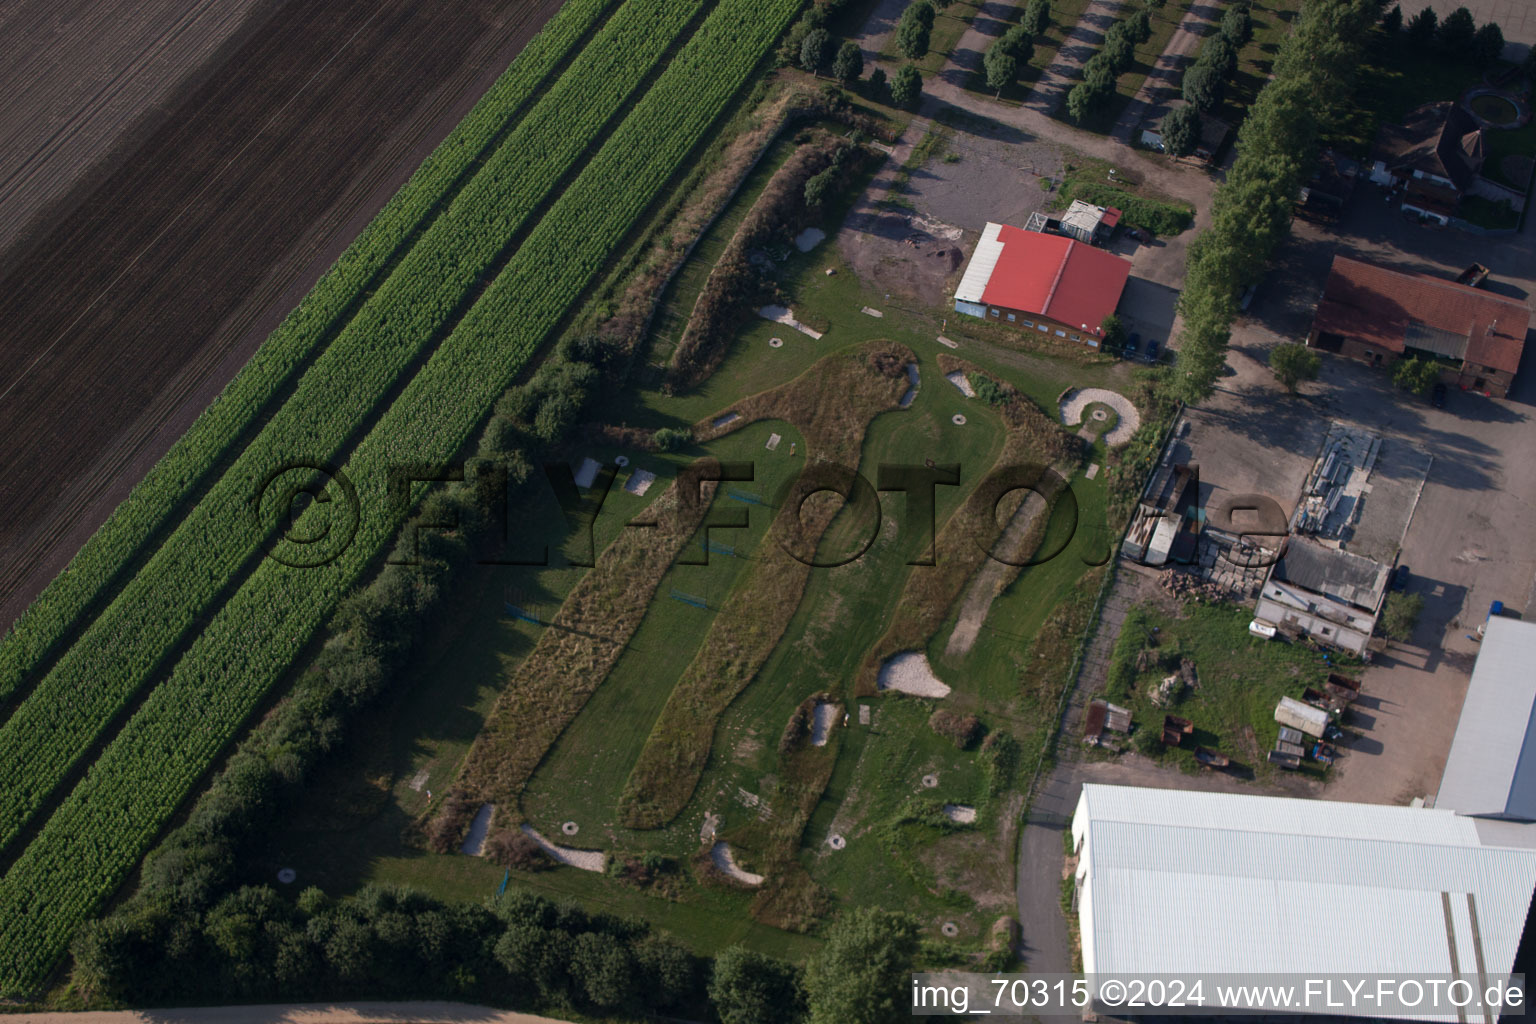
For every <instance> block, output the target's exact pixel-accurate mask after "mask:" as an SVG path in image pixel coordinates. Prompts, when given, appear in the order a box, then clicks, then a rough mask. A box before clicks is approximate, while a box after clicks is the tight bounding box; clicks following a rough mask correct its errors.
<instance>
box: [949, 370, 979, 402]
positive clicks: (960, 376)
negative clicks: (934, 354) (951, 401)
mask: <svg viewBox="0 0 1536 1024" xmlns="http://www.w3.org/2000/svg"><path fill="white" fill-rule="evenodd" d="M944 379H945V380H947V381H949V382H950V383H951V384H953V385H954V386H955V387H957V388H959V389H960V393H961V394H962V395H964V396H965V397H966V398H975V397H976V389H975V388H973V387H971V378H970V377H968V376H967V375H966V373H965V371H964V370H956V371H955V372H954V373H946V374H945V375H944Z"/></svg>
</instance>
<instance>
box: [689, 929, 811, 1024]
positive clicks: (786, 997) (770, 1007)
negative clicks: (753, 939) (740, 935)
mask: <svg viewBox="0 0 1536 1024" xmlns="http://www.w3.org/2000/svg"><path fill="white" fill-rule="evenodd" d="M709 1001H710V1002H711V1003H713V1004H714V1006H715V1012H716V1013H718V1014H719V1015H720V1020H721V1021H722V1024H780V1022H784V1024H794V1022H796V1021H799V1020H801V1019H803V1018H804V1016H805V994H804V993H803V992H802V991H801V990H800V972H799V971H798V970H797V969H796V968H795V965H794V964H790V963H785V962H784V961H783V960H776V959H774V958H773V957H771V956H764V955H763V954H762V953H754V952H753V951H751V950H749V949H743V948H742V947H741V946H732V947H731V948H730V949H726V950H723V951H722V952H721V953H720V954H719V955H718V956H716V957H715V969H714V974H713V975H712V976H711V977H710V980H709Z"/></svg>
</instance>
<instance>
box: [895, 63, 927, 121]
mask: <svg viewBox="0 0 1536 1024" xmlns="http://www.w3.org/2000/svg"><path fill="white" fill-rule="evenodd" d="M922 95H923V76H922V75H920V74H918V71H917V68H915V67H913V66H912V65H911V64H903V65H902V66H901V68H900V70H898V71H897V72H896V77H895V78H893V79H891V102H892V103H894V104H896V106H898V107H904V108H906V109H908V110H910V109H912V108H913V107H915V106H917V101H918V100H919V99H921V98H922Z"/></svg>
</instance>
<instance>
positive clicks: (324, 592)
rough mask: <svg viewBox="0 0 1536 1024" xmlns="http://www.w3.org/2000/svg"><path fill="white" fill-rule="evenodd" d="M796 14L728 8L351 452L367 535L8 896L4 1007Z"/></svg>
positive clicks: (60, 815)
mask: <svg viewBox="0 0 1536 1024" xmlns="http://www.w3.org/2000/svg"><path fill="white" fill-rule="evenodd" d="M799 7H800V0H721V3H720V4H719V6H718V7H717V9H716V10H715V11H714V13H713V14H712V15H711V16H710V18H709V19H708V20H706V21H705V23H704V24H703V26H701V28H700V29H699V31H698V32H697V33H696V34H695V35H694V37H693V39H691V40H690V41H689V43H688V45H687V46H685V47H684V48H683V50H682V51H681V52H680V53H679V54H678V56H677V58H676V59H675V60H673V61H672V62H671V63H670V64H669V66H668V67H667V70H666V71H665V73H664V74H663V75H662V76H661V77H660V79H658V81H657V83H656V85H655V87H654V88H652V89H651V90H650V92H649V93H647V94H646V96H645V98H644V99H643V100H641V101H640V103H639V104H638V105H637V106H636V107H635V109H634V111H633V112H632V113H631V114H630V116H629V117H628V118H627V119H626V120H625V121H624V122H623V124H622V125H621V126H620V127H619V128H618V130H617V131H616V132H615V133H614V134H613V136H612V137H611V138H610V139H609V140H608V142H607V144H606V145H605V146H604V147H603V149H602V150H601V151H600V152H599V153H598V155H597V156H596V157H595V158H594V159H593V161H592V162H591V163H590V164H589V165H588V166H587V167H586V168H585V169H584V170H583V172H582V173H581V175H580V176H579V177H578V178H577V180H576V181H575V182H574V183H573V184H572V185H571V187H570V188H569V189H568V190H567V192H566V194H565V195H564V196H563V197H561V199H560V200H559V201H558V202H557V203H556V204H555V205H554V206H553V208H552V209H551V210H550V212H549V213H548V215H546V216H545V217H544V218H543V220H542V221H540V223H539V225H538V226H537V227H536V228H535V229H534V230H533V231H532V232H531V233H530V234H529V235H528V237H527V239H526V240H525V242H524V243H523V245H522V246H521V248H520V249H519V250H518V252H517V254H516V255H515V256H514V257H513V259H512V260H511V262H510V263H509V264H508V266H507V267H506V269H505V270H504V271H503V272H502V273H501V274H500V275H499V276H498V277H497V278H496V280H495V281H494V282H493V283H492V285H491V287H490V288H489V289H488V290H487V292H486V293H485V295H484V296H483V297H482V298H481V300H480V302H479V303H478V304H476V306H475V307H474V308H473V309H472V310H471V311H470V313H469V314H468V315H467V316H466V317H465V318H464V320H463V321H462V322H461V323H460V324H459V326H458V328H457V329H456V330H455V331H454V332H453V334H452V335H450V336H449V338H448V339H446V340H445V341H444V343H443V344H442V346H441V347H440V348H439V350H438V351H437V352H436V353H435V354H434V355H433V357H432V359H431V360H430V361H429V362H428V364H427V366H426V367H425V368H424V369H423V370H422V372H421V373H419V374H418V375H417V376H416V377H415V379H413V380H412V381H411V383H410V384H409V385H408V386H407V387H406V388H405V390H404V391H403V392H402V394H401V395H400V397H399V399H398V400H397V401H396V402H395V403H394V404H393V405H392V406H391V407H390V409H389V410H388V411H387V412H386V413H385V414H384V416H383V417H382V418H381V419H380V421H379V423H378V424H377V425H376V426H375V427H374V429H373V431H372V432H371V433H370V434H369V435H368V437H367V438H365V439H364V440H363V442H362V443H361V444H359V445H358V447H357V450H356V452H355V454H354V456H353V459H352V461H351V462H350V463H349V464H348V466H347V469H346V472H347V474H348V475H349V476H350V477H351V478H352V479H353V480H354V481H355V482H356V484H357V487H358V491H359V497H360V509H361V510H362V516H361V523H360V525H359V528H358V532H357V534H356V536H355V538H354V540H353V543H352V544H351V546H350V547H348V548H347V550H346V551H345V553H344V554H343V555H342V556H341V557H340V558H339V559H337V560H336V561H335V562H332V563H331V564H330V565H327V566H325V567H323V568H319V569H296V568H291V567H289V566H285V565H283V564H281V563H279V562H275V561H267V562H264V563H263V564H262V565H261V566H260V568H259V569H258V570H257V571H255V572H254V573H252V575H251V576H250V578H249V579H248V580H247V581H246V583H245V585H244V586H243V587H241V588H240V590H239V591H237V592H236V593H235V595H234V596H233V597H232V598H231V599H230V600H229V602H228V603H227V604H226V605H225V607H224V608H223V609H222V610H221V611H220V612H219V613H218V614H217V615H216V616H214V617H213V619H212V620H211V621H210V622H209V623H208V626H207V628H206V629H205V630H204V631H203V633H202V634H201V635H200V636H199V637H198V639H197V640H196V641H195V642H194V643H193V644H192V645H191V647H190V648H189V650H188V652H187V654H186V656H185V657H184V658H183V659H182V660H181V662H180V663H178V665H177V666H176V668H175V670H174V671H173V672H172V673H171V675H170V677H169V678H168V679H167V680H166V681H165V682H164V683H163V684H162V685H161V686H159V687H157V688H156V689H155V691H154V692H153V693H152V694H151V695H150V696H149V698H148V700H147V701H146V702H145V704H144V706H143V707H142V708H140V709H139V711H138V712H137V713H136V714H135V715H134V716H133V718H132V719H131V720H130V721H129V722H128V724H127V725H126V726H125V727H124V728H123V730H122V732H121V733H120V734H119V735H118V736H117V737H116V738H115V739H114V740H113V741H112V743H111V744H110V745H109V746H108V747H107V748H106V750H105V751H104V752H103V754H102V756H101V757H100V758H99V759H98V760H97V762H96V763H95V764H94V765H93V766H92V767H91V770H90V771H89V772H88V773H87V775H86V777H85V778H84V779H83V780H82V781H81V783H80V784H79V785H78V786H77V787H76V789H75V790H74V792H72V793H71V794H70V796H69V798H68V799H67V800H66V801H65V802H64V803H63V804H62V805H61V806H60V807H59V809H58V811H57V812H56V813H55V814H54V815H53V817H52V818H50V819H49V821H48V822H47V824H46V825H45V826H44V827H43V829H42V831H41V832H40V833H39V834H38V836H37V838H36V839H35V840H34V841H33V842H32V843H31V844H30V845H29V846H28V847H27V848H26V850H24V851H23V852H22V854H21V856H20V857H19V858H18V859H17V861H16V863H15V864H14V865H13V866H12V868H11V870H10V871H9V872H8V873H7V874H6V876H5V878H4V879H3V880H0V993H16V992H22V991H25V990H27V989H28V988H29V987H30V986H33V985H35V984H37V983H38V981H39V980H40V979H41V978H42V977H43V976H44V974H45V973H46V971H47V970H48V969H49V968H50V967H51V966H52V964H53V963H54V962H56V960H57V959H58V957H59V956H60V955H61V954H62V952H63V950H64V948H65V946H66V944H67V943H68V941H69V937H70V935H71V934H72V933H73V931H74V929H75V928H76V927H77V926H78V925H79V924H80V922H81V921H82V920H83V919H84V918H85V917H86V915H88V914H90V913H91V912H92V911H93V910H94V909H95V907H97V906H98V905H99V904H100V903H101V901H102V900H103V899H105V898H106V897H107V896H108V895H109V894H111V893H112V892H113V891H115V890H116V888H117V887H118V886H119V885H120V884H121V883H122V880H123V879H124V877H126V875H127V873H128V872H129V871H130V870H131V869H132V867H133V864H134V863H135V862H136V861H137V860H138V858H139V857H140V856H142V854H143V851H144V850H145V848H146V847H147V846H148V845H149V843H150V842H151V841H152V840H153V838H154V836H155V834H156V833H157V832H158V831H159V829H160V828H161V826H162V825H163V824H164V822H165V821H166V820H167V819H168V818H169V817H170V816H171V815H172V814H173V813H174V812H175V809H176V807H177V806H178V805H179V804H180V803H181V802H182V800H184V799H185V797H186V795H187V793H188V791H189V790H190V789H191V787H192V786H193V785H194V784H195V783H196V781H197V780H198V778H200V777H201V776H202V774H203V773H204V772H205V771H206V769H207V766H208V764H209V762H210V761H211V760H212V759H213V758H214V757H215V756H216V755H217V754H218V752H219V750H220V749H221V748H222V747H223V746H224V745H225V744H226V743H228V741H229V740H230V739H231V738H232V737H233V735H234V734H235V733H236V732H237V731H238V730H239V728H240V726H241V725H242V723H243V722H244V721H245V719H246V718H247V716H248V715H249V714H250V712H251V710H252V709H253V708H254V707H255V706H256V704H257V703H258V702H259V701H260V700H261V698H262V697H263V696H264V695H265V693H266V692H267V690H268V689H269V688H270V687H271V686H272V685H273V683H275V682H276V681H277V679H279V678H280V677H281V676H282V674H283V672H284V671H285V670H286V668H287V666H288V665H289V664H290V662H291V661H292V659H293V658H294V657H295V656H296V655H297V653H298V652H299V650H300V649H301V648H302V647H303V646H304V644H305V643H306V642H307V641H308V638H309V637H310V635H312V633H313V632H314V630H315V629H317V628H318V627H319V626H320V625H321V623H322V622H323V621H324V619H325V617H326V616H327V615H328V614H329V612H330V610H331V608H332V607H334V604H335V602H336V600H337V599H338V598H339V597H340V595H341V594H342V593H343V592H344V591H345V589H346V588H347V587H349V586H350V585H352V584H353V583H355V582H356V580H357V579H358V578H359V577H360V576H361V574H362V573H363V571H364V570H365V569H366V568H367V566H368V565H369V564H370V562H372V561H373V560H374V559H375V558H376V557H377V556H378V554H379V552H380V551H381V550H382V549H383V546H384V545H385V544H386V543H387V542H388V541H389V539H390V537H391V536H392V535H393V533H394V531H395V530H396V529H397V528H398V526H399V523H400V521H401V517H402V514H401V513H399V512H398V511H397V510H395V509H394V507H393V506H392V505H391V503H389V502H388V501H387V500H386V491H387V486H388V483H387V476H388V473H387V470H388V468H389V466H391V465H394V464H398V463H400V462H403V461H409V462H422V461H428V462H430V461H433V460H443V459H447V458H450V457H452V456H453V454H454V453H455V452H457V451H458V450H459V449H460V448H461V447H462V446H463V444H464V443H465V441H466V440H467V439H468V438H469V437H470V436H471V435H472V433H473V431H474V429H475V427H476V426H477V425H478V424H479V423H480V421H481V420H482V419H483V417H484V414H485V412H486V410H487V409H488V408H489V407H490V405H491V403H492V402H493V401H494V400H495V398H496V396H497V395H498V394H500V393H501V391H502V390H503V389H504V388H505V387H506V386H507V385H508V384H510V382H511V381H512V380H513V379H514V378H515V376H516V374H517V373H518V371H519V370H520V369H521V367H522V366H523V365H524V364H525V363H526V362H527V360H528V359H529V358H530V357H531V356H532V355H533V353H534V352H535V351H536V349H537V348H538V346H539V344H540V343H541V342H542V341H543V340H544V338H545V337H546V336H547V335H548V333H549V332H550V331H551V330H552V329H553V328H554V327H555V326H556V325H557V324H558V323H559V321H560V319H561V318H562V317H563V316H564V314H565V312H566V310H567V309H568V308H569V307H570V305H571V304H572V303H573V302H575V301H576V300H577V299H578V298H579V297H580V295H581V293H582V292H583V290H584V289H586V288H587V287H588V286H589V285H590V283H591V282H592V280H593V279H594V277H595V276H596V273H597V271H598V270H599V268H601V267H602V265H603V263H604V261H605V259H606V258H607V256H608V254H609V253H610V252H612V251H613V250H614V249H615V248H616V247H618V246H619V245H620V243H621V242H622V240H623V238H624V236H625V235H626V234H627V233H628V232H629V230H630V229H631V228H632V226H633V224H634V223H635V221H636V219H637V218H638V217H639V215H640V213H641V212H642V211H643V210H644V209H645V208H646V207H647V206H648V205H650V203H652V202H653V201H654V200H655V198H656V196H657V195H658V194H659V193H660V191H661V189H662V187H663V186H664V185H665V184H666V182H667V181H668V180H669V179H670V178H671V177H672V176H673V174H674V173H675V172H676V169H677V167H678V165H679V164H680V163H681V162H682V161H683V160H684V159H685V158H686V156H687V155H688V153H689V152H690V151H691V150H692V149H693V148H694V147H695V146H696V145H697V144H698V142H699V140H700V138H701V137H702V136H703V134H704V133H705V131H706V130H707V129H708V128H709V126H710V125H711V124H712V123H714V121H715V120H716V118H717V117H718V116H719V114H720V113H721V111H722V110H723V109H724V107H725V106H726V104H727V103H728V102H729V101H730V99H731V97H732V96H734V95H735V94H736V93H737V92H738V91H739V90H740V87H741V86H742V84H743V83H744V82H745V81H746V79H747V78H748V76H749V75H750V74H751V72H752V70H753V68H754V67H755V66H757V64H758V63H759V62H760V61H761V59H762V57H763V56H764V55H765V54H766V53H767V52H768V49H769V48H770V46H771V45H772V43H773V41H774V40H775V38H777V36H778V35H779V33H780V32H782V31H783V29H784V28H785V27H786V26H787V25H788V23H789V21H790V19H791V18H792V17H793V16H794V14H795V13H796V11H797V10H798V9H799Z"/></svg>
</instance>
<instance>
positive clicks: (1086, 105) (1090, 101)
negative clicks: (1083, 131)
mask: <svg viewBox="0 0 1536 1024" xmlns="http://www.w3.org/2000/svg"><path fill="white" fill-rule="evenodd" d="M1097 99H1098V96H1097V94H1096V93H1095V91H1094V88H1093V87H1092V86H1091V85H1089V84H1088V83H1087V82H1078V83H1077V84H1076V85H1074V86H1073V87H1072V91H1071V92H1069V93H1067V116H1068V117H1070V118H1072V120H1074V121H1076V122H1078V123H1079V124H1081V123H1082V120H1083V118H1085V117H1087V116H1088V114H1089V112H1090V111H1092V110H1093V108H1094V106H1095V103H1096V101H1097Z"/></svg>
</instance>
